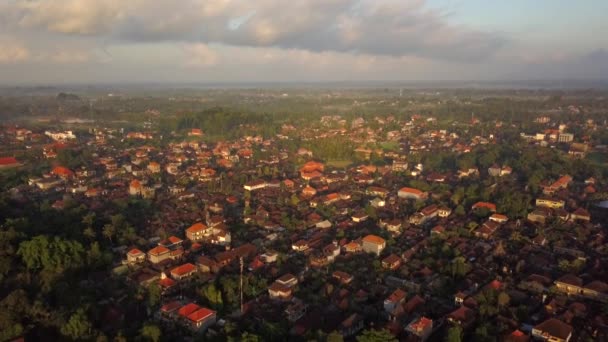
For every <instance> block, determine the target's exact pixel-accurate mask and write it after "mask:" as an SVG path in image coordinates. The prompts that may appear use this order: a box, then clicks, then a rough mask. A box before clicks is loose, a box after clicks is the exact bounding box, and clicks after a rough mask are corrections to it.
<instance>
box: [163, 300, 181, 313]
mask: <svg viewBox="0 0 608 342" xmlns="http://www.w3.org/2000/svg"><path fill="white" fill-rule="evenodd" d="M181 306H182V303H180V302H178V301H173V302H169V303H167V304H165V305H163V306H162V307H161V308H160V310H161V311H162V312H173V311H175V310H177V309H179V308H180V307H181Z"/></svg>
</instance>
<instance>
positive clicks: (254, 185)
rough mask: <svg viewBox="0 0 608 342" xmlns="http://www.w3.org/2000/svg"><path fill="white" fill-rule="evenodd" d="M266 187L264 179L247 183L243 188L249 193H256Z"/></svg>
mask: <svg viewBox="0 0 608 342" xmlns="http://www.w3.org/2000/svg"><path fill="white" fill-rule="evenodd" d="M265 187H266V181H265V180H263V179H256V180H252V181H250V182H247V183H245V185H243V188H244V189H245V190H247V191H254V190H259V189H264V188H265Z"/></svg>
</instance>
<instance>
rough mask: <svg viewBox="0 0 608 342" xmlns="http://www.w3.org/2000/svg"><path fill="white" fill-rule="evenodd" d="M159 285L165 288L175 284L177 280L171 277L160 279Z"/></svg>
mask: <svg viewBox="0 0 608 342" xmlns="http://www.w3.org/2000/svg"><path fill="white" fill-rule="evenodd" d="M158 285H160V286H161V287H164V288H169V287H171V286H174V285H175V280H173V279H171V278H163V279H160V280H159V281H158Z"/></svg>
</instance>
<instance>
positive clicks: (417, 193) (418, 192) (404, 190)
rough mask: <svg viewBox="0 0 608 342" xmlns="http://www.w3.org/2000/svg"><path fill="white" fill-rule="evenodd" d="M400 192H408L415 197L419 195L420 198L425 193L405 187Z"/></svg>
mask: <svg viewBox="0 0 608 342" xmlns="http://www.w3.org/2000/svg"><path fill="white" fill-rule="evenodd" d="M399 191H400V192H407V193H410V194H414V195H417V196H420V195H422V194H423V192H422V191H420V190H418V189H414V188H408V187H403V188H401V189H399Z"/></svg>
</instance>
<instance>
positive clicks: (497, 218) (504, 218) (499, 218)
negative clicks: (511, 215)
mask: <svg viewBox="0 0 608 342" xmlns="http://www.w3.org/2000/svg"><path fill="white" fill-rule="evenodd" d="M490 218H493V219H495V220H506V219H508V217H507V216H506V215H503V214H492V216H490Z"/></svg>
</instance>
